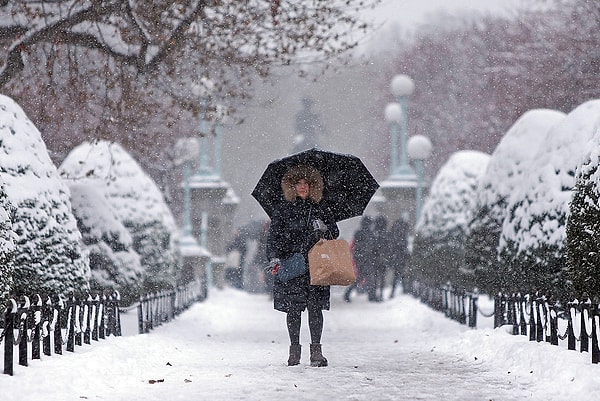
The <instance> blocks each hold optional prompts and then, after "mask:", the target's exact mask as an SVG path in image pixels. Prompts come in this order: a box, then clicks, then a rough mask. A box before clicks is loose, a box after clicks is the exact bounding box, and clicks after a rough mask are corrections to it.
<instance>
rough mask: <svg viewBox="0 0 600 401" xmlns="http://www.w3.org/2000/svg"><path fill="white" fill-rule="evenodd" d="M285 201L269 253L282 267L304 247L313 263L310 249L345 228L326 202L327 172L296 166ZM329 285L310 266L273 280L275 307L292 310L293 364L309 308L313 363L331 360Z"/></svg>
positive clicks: (286, 179)
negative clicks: (326, 326)
mask: <svg viewBox="0 0 600 401" xmlns="http://www.w3.org/2000/svg"><path fill="white" fill-rule="evenodd" d="M281 190H282V191H283V195H284V199H285V202H283V203H281V204H279V205H278V206H277V207H276V208H275V210H274V211H273V214H272V216H271V224H270V227H269V233H268V237H267V258H268V259H269V260H270V266H271V267H272V268H273V269H276V266H278V265H279V263H280V260H282V259H286V258H288V257H290V256H292V255H293V254H294V253H301V254H302V255H303V256H304V261H305V263H306V265H307V266H308V252H309V251H310V249H311V248H312V246H313V245H314V244H315V243H317V241H319V239H321V238H322V237H323V236H324V237H325V238H328V239H335V238H337V237H338V235H339V229H338V227H337V224H336V222H335V219H334V217H333V213H332V211H331V210H330V209H329V207H327V206H326V205H324V204H322V203H321V199H322V197H323V178H322V177H321V174H320V173H319V172H318V171H317V169H315V168H314V167H311V166H306V165H299V166H295V167H292V168H290V169H289V170H288V171H287V172H286V173H285V174H284V176H283V179H282V180H281ZM329 299H330V288H329V286H314V285H311V284H310V276H309V273H308V271H306V273H304V274H302V275H301V276H299V277H296V278H293V279H291V280H288V281H285V282H282V281H281V280H279V279H278V277H277V275H275V279H274V283H273V307H274V308H275V309H276V310H278V311H281V312H285V313H286V314H287V317H286V322H287V330H288V335H289V339H290V349H289V358H288V366H294V365H298V364H299V363H300V357H301V345H300V327H301V319H302V312H303V311H304V310H307V311H308V327H309V331H310V337H311V344H310V364H311V366H327V364H328V362H327V359H326V358H325V357H324V356H323V353H322V350H321V335H322V333H323V310H329V306H330V302H329Z"/></svg>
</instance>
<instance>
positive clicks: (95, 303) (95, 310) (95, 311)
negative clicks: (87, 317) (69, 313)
mask: <svg viewBox="0 0 600 401" xmlns="http://www.w3.org/2000/svg"><path fill="white" fill-rule="evenodd" d="M99 312H100V295H99V294H98V292H95V293H94V298H93V299H92V313H91V314H92V340H94V341H98V316H100V315H99Z"/></svg>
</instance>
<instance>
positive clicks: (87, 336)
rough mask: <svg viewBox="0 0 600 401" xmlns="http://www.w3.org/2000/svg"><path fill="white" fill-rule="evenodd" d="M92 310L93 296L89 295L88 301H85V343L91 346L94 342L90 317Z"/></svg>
mask: <svg viewBox="0 0 600 401" xmlns="http://www.w3.org/2000/svg"><path fill="white" fill-rule="evenodd" d="M91 309H92V294H90V293H89V292H88V293H87V297H86V299H85V300H84V301H83V324H84V327H83V343H84V344H90V343H91V341H92V330H91V328H90V323H91V321H92V320H91V319H90V315H91V312H92V311H91Z"/></svg>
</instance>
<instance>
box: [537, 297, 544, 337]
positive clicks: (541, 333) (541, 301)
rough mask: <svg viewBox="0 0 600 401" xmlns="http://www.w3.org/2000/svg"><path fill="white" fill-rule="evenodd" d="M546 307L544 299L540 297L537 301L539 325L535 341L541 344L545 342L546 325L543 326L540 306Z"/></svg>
mask: <svg viewBox="0 0 600 401" xmlns="http://www.w3.org/2000/svg"><path fill="white" fill-rule="evenodd" d="M542 305H544V298H543V297H540V296H538V297H537V298H536V299H535V310H536V317H537V325H536V331H535V334H536V335H535V340H536V341H537V342H538V343H539V342H542V341H544V325H543V324H542V313H541V311H540V306H542Z"/></svg>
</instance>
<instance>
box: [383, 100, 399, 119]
mask: <svg viewBox="0 0 600 401" xmlns="http://www.w3.org/2000/svg"><path fill="white" fill-rule="evenodd" d="M384 115H385V121H387V122H388V123H399V122H400V121H402V107H400V104H398V103H388V104H387V106H385V112H384Z"/></svg>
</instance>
